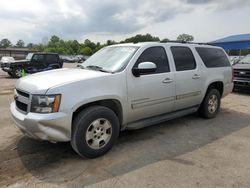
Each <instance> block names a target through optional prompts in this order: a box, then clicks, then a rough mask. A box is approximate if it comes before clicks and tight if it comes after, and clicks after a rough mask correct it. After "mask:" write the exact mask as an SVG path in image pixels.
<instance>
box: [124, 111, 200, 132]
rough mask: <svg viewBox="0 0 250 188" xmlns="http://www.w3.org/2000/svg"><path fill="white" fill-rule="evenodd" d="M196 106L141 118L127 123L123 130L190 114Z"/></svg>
mask: <svg viewBox="0 0 250 188" xmlns="http://www.w3.org/2000/svg"><path fill="white" fill-rule="evenodd" d="M198 108H199V107H198V106H195V107H192V108H187V109H184V110H179V111H176V112H171V113H169V114H163V115H159V116H155V117H152V118H147V119H143V120H139V121H136V122H133V123H129V124H127V125H126V126H125V128H124V129H125V130H136V129H140V128H144V127H148V126H151V125H155V124H159V123H162V122H165V121H169V120H172V119H175V118H178V117H182V116H185V115H188V114H192V113H195V112H197V110H198Z"/></svg>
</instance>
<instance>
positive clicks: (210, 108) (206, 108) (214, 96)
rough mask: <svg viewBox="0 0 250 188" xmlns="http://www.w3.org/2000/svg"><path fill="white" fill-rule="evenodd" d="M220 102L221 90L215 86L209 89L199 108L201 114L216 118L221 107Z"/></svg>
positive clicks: (208, 117) (205, 116) (204, 116)
mask: <svg viewBox="0 0 250 188" xmlns="http://www.w3.org/2000/svg"><path fill="white" fill-rule="evenodd" d="M220 103H221V95H220V92H219V91H218V90H217V89H215V88H211V89H209V90H208V92H207V94H206V96H205V98H204V100H203V102H202V104H201V106H200V108H199V114H200V116H201V117H203V118H207V119H211V118H215V117H216V115H217V113H218V111H219V109H220Z"/></svg>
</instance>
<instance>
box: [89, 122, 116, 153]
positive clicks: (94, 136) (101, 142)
mask: <svg viewBox="0 0 250 188" xmlns="http://www.w3.org/2000/svg"><path fill="white" fill-rule="evenodd" d="M111 136H112V126H111V123H110V122H109V121H108V120H107V119H104V118H100V119H96V120H95V121H93V122H92V123H91V124H90V125H89V126H88V128H87V131H86V135H85V140H86V143H87V144H88V146H89V147H90V148H92V149H100V148H102V147H104V146H105V145H106V144H107V143H108V142H109V140H110V138H111Z"/></svg>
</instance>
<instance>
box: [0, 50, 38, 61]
mask: <svg viewBox="0 0 250 188" xmlns="http://www.w3.org/2000/svg"><path fill="white" fill-rule="evenodd" d="M32 52H37V51H36V50H30V49H29V48H15V47H10V48H0V57H2V56H12V57H14V58H15V59H16V58H17V59H22V58H25V57H26V55H27V54H28V53H32Z"/></svg>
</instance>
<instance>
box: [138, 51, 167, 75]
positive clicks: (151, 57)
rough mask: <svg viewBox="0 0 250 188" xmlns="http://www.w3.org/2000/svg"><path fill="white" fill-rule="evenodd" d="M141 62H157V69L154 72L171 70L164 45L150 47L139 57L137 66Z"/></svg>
mask: <svg viewBox="0 0 250 188" xmlns="http://www.w3.org/2000/svg"><path fill="white" fill-rule="evenodd" d="M141 62H152V63H155V64H156V66H157V69H156V71H155V72H154V73H162V72H169V64H168V58H167V54H166V52H165V49H164V48H163V47H150V48H148V49H146V50H145V51H144V52H143V53H142V54H141V56H140V57H139V58H138V60H137V62H136V64H135V67H137V66H138V64H139V63H141ZM151 74H152V73H151Z"/></svg>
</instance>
